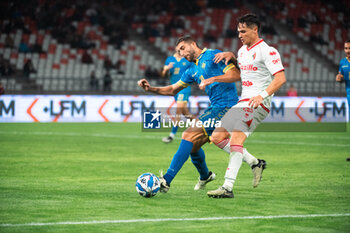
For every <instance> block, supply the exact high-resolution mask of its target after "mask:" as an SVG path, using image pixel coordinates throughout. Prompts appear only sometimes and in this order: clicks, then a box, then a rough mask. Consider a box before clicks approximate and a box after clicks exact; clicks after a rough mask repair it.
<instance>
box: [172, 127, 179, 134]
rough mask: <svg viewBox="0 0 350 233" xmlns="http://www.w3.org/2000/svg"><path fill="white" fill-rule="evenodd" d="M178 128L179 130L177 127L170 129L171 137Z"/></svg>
mask: <svg viewBox="0 0 350 233" xmlns="http://www.w3.org/2000/svg"><path fill="white" fill-rule="evenodd" d="M178 128H179V127H177V126H173V128H172V129H171V133H172V134H173V135H175V134H176V132H177V129H178Z"/></svg>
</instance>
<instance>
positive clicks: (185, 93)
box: [161, 53, 193, 143]
mask: <svg viewBox="0 0 350 233" xmlns="http://www.w3.org/2000/svg"><path fill="white" fill-rule="evenodd" d="M191 65H192V63H191V62H189V61H187V60H186V59H185V58H183V57H181V56H180V55H179V54H178V53H175V54H174V55H173V56H170V57H168V58H167V59H166V60H165V64H164V67H163V70H162V73H161V75H162V77H165V76H166V74H167V73H168V72H169V74H170V83H171V84H175V83H177V82H178V81H179V80H180V78H181V76H182V74H183V73H184V72H185V71H186V70H187V68H188V67H190V66H191ZM190 95H191V87H190V86H189V87H187V88H185V89H183V90H181V91H180V92H179V93H177V94H176V95H175V96H174V97H175V101H176V116H175V121H179V120H180V116H181V114H182V115H184V116H185V117H188V118H191V119H192V118H193V117H192V115H191V114H190V111H189V110H188V107H187V103H188V98H189V97H190ZM177 129H178V126H173V127H172V129H171V133H170V134H169V136H168V137H165V138H163V139H162V141H163V142H164V143H170V142H172V141H173V139H174V137H175V134H176V132H177Z"/></svg>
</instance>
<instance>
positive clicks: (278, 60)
mask: <svg viewBox="0 0 350 233" xmlns="http://www.w3.org/2000/svg"><path fill="white" fill-rule="evenodd" d="M280 61H281V59H279V58H277V59H275V60H272V63H273V64H275V65H276V64H277V63H279V62H280Z"/></svg>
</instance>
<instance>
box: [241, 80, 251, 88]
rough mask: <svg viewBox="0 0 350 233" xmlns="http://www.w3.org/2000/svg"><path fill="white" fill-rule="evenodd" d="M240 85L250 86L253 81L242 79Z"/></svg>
mask: <svg viewBox="0 0 350 233" xmlns="http://www.w3.org/2000/svg"><path fill="white" fill-rule="evenodd" d="M242 86H244V87H250V86H253V83H252V82H251V81H243V82H242Z"/></svg>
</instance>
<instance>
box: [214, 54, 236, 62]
mask: <svg viewBox="0 0 350 233" xmlns="http://www.w3.org/2000/svg"><path fill="white" fill-rule="evenodd" d="M224 59H225V65H227V64H228V63H229V62H230V61H231V62H233V64H236V63H237V59H236V56H235V54H234V53H233V52H221V53H217V54H215V57H214V62H215V63H216V64H218V63H219V62H221V61H222V60H224Z"/></svg>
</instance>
